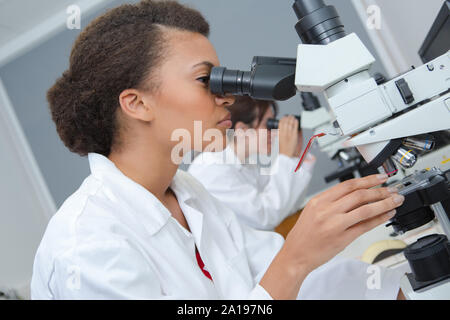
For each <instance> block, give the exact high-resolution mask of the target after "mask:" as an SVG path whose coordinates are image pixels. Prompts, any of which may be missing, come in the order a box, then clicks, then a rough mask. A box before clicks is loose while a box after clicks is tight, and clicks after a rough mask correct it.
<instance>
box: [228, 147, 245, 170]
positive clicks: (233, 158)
mask: <svg viewBox="0 0 450 320" xmlns="http://www.w3.org/2000/svg"><path fill="white" fill-rule="evenodd" d="M224 151H225V161H227V162H226V163H232V164H233V165H236V167H237V168H242V161H241V159H239V158H238V156H237V155H236V153H234V142H230V143H229V144H228V145H227V147H226V148H225V150H224ZM229 161H230V162H229Z"/></svg>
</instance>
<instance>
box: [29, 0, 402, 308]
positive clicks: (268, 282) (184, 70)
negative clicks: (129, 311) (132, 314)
mask: <svg viewBox="0 0 450 320" xmlns="http://www.w3.org/2000/svg"><path fill="white" fill-rule="evenodd" d="M208 31H209V28H208V24H207V22H206V21H205V20H204V18H203V17H202V16H201V15H200V14H199V13H198V12H197V11H195V10H192V9H188V8H186V7H184V6H182V5H180V4H178V3H176V2H172V1H164V2H160V1H158V2H156V1H143V2H140V3H138V4H135V5H123V6H120V7H118V8H116V9H113V10H111V11H109V12H107V13H106V14H104V15H102V16H101V17H99V18H97V19H96V20H94V21H93V22H92V23H90V24H89V26H88V27H86V29H85V30H83V32H82V33H81V34H80V36H79V37H78V39H77V40H76V42H75V44H74V46H73V48H72V52H71V55H70V66H69V69H68V70H67V71H65V72H64V73H63V76H62V77H61V78H59V79H58V80H57V81H56V83H55V84H54V86H53V87H52V88H51V89H50V90H49V92H48V100H49V104H50V110H51V113H52V117H53V120H54V122H55V124H56V129H57V131H58V133H59V136H60V137H61V139H62V141H63V142H64V143H65V145H66V146H67V147H68V148H69V149H70V150H71V151H73V152H76V153H78V154H80V155H86V154H87V155H88V158H89V164H90V168H91V175H89V176H88V177H87V178H86V179H85V181H84V182H83V183H82V185H81V186H80V188H79V189H78V190H77V191H76V192H75V193H74V194H72V195H71V196H70V197H69V198H68V199H67V200H66V201H65V202H64V204H63V205H62V206H61V208H60V209H59V210H58V212H57V213H56V214H55V215H54V216H53V217H52V219H51V221H50V223H49V225H48V227H47V229H46V232H45V234H44V237H43V239H42V241H41V244H40V246H39V248H38V251H37V254H36V258H35V263H34V267H33V278H32V283H31V290H32V291H31V293H32V298H38V299H75V298H77V299H99V298H103V299H104V298H109V299H140V298H146V299H169V298H170V299H218V298H228V299H236V298H238V299H242V298H253V299H269V298H274V299H295V298H296V297H298V296H300V297H302V294H303V295H306V296H308V293H309V292H311V295H310V296H314V294H313V292H314V289H312V288H310V289H308V288H306V289H305V290H300V287H301V286H302V283H303V282H305V283H306V282H307V281H308V279H310V281H315V280H317V285H318V286H319V287H320V281H323V283H326V281H328V280H329V281H330V285H331V286H333V284H336V283H339V281H346V282H347V281H348V282H350V283H352V282H353V283H354V287H355V288H354V290H352V291H349V294H353V295H356V296H357V297H360V298H364V297H383V298H395V297H396V295H397V293H398V283H396V281H397V280H398V279H397V278H395V277H394V276H392V274H390V273H383V274H384V275H385V276H383V277H382V279H383V283H382V290H381V291H380V290H378V291H376V290H375V291H373V290H372V291H370V290H368V289H367V288H366V285H365V280H366V279H365V278H364V280H363V279H362V278H361V277H360V278H357V279H356V277H355V272H360V273H361V272H365V270H366V269H364V267H363V266H361V265H352V266H341V265H336V266H331V267H330V268H323V266H322V267H320V268H318V267H319V266H321V265H323V264H324V263H325V262H327V261H328V260H329V259H331V258H332V257H333V256H334V255H336V254H337V253H338V252H339V251H340V250H342V249H343V248H344V247H345V246H346V245H347V244H349V243H350V242H351V241H352V240H354V239H355V238H356V237H358V236H359V235H361V234H362V233H364V232H366V231H368V230H370V229H372V228H374V227H375V226H377V225H379V224H380V223H383V222H385V221H387V220H388V219H389V218H390V217H392V212H393V210H394V208H395V207H397V206H399V205H400V203H401V201H399V202H395V201H394V200H395V199H397V197H396V196H395V193H391V192H390V191H389V190H387V189H385V188H380V189H376V190H370V189H369V188H371V187H373V186H375V185H378V184H380V183H383V182H384V181H386V177H385V176H382V177H377V176H371V177H368V178H364V179H358V180H352V181H350V182H348V183H345V184H341V185H340V186H338V187H335V188H332V189H330V190H328V191H327V192H325V193H323V194H321V195H320V196H318V197H316V198H315V199H313V200H312V201H310V203H309V204H308V205H307V206H306V208H305V209H304V211H303V214H302V217H301V218H300V220H299V222H298V223H297V224H296V225H295V227H294V228H293V230H292V231H291V233H290V234H289V235H288V237H287V239H286V241H285V242H283V239H281V237H280V236H277V235H276V234H274V233H272V232H263V231H256V230H253V229H250V228H247V227H245V226H241V225H240V224H239V223H238V221H237V219H236V218H235V216H234V214H233V212H231V211H230V210H229V209H228V208H226V207H225V206H224V205H222V204H221V203H220V202H218V201H217V200H216V199H215V198H214V197H212V196H210V195H209V193H208V192H207V191H206V190H205V189H204V188H203V187H202V186H201V184H200V183H199V182H197V181H196V180H195V179H194V178H193V177H192V176H190V175H189V174H188V173H186V172H182V171H180V170H177V169H178V165H177V164H175V163H174V162H173V161H171V160H172V159H171V149H172V148H173V147H174V146H175V145H176V144H177V141H172V139H171V135H172V132H173V131H174V130H175V129H180V128H183V129H184V130H186V131H189V132H190V133H192V134H193V130H194V120H198V121H202V124H203V126H204V128H208V129H217V130H221V132H225V130H226V129H227V128H229V127H230V125H231V124H230V120H229V113H228V111H227V110H226V109H225V107H226V106H229V105H231V104H232V103H233V98H232V97H223V96H216V95H213V94H212V93H211V92H210V90H209V89H208V77H209V72H210V69H211V67H212V66H218V65H219V61H218V59H217V55H216V52H215V51H214V48H213V46H212V45H211V43H210V42H209V41H208V39H207V37H206V36H207V35H208ZM223 139H224V140H225V135H224V138H223ZM193 144H194V143H193ZM205 147H206V143H204V144H203V145H200V147H199V149H203V148H205ZM198 151H201V150H198ZM400 200H401V198H400ZM369 203H370V204H369ZM315 269H318V270H315ZM323 269H325V270H323ZM313 270H315V271H313ZM328 273H329V274H330V276H329V277H328V278H327V277H326V276H325V275H326V274H328ZM307 277H308V278H307ZM387 277H390V279H386V278H387ZM305 278H307V279H306V280H305ZM355 280H357V281H355ZM385 280H386V281H385ZM362 282H364V283H362ZM308 290H309V291H308ZM327 290H328V291H327V292H335V294H336V296H338V297H339V296H340V295H339V294H342V292H339V288H338V287H335V288H332V287H330V288H328V289H327ZM327 292H324V293H325V294H327ZM299 293H300V295H299ZM321 293H323V292H315V294H317V295H320V294H321ZM341 296H342V295H341Z"/></svg>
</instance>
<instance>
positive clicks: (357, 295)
mask: <svg viewBox="0 0 450 320" xmlns="http://www.w3.org/2000/svg"><path fill="white" fill-rule="evenodd" d="M402 276H403V272H402V271H401V270H395V269H388V268H384V267H381V266H377V265H370V264H367V263H364V262H362V261H360V260H357V259H347V258H342V257H335V258H333V259H332V260H330V261H329V262H327V263H325V264H323V265H322V266H320V267H319V268H317V269H315V270H314V271H313V272H311V273H310V274H309V275H308V276H307V277H306V279H305V280H304V281H303V283H302V286H301V288H300V292H299V294H298V299H300V300H311V299H312V300H316V299H325V300H395V299H396V298H397V295H398V292H399V289H400V279H401V277H402Z"/></svg>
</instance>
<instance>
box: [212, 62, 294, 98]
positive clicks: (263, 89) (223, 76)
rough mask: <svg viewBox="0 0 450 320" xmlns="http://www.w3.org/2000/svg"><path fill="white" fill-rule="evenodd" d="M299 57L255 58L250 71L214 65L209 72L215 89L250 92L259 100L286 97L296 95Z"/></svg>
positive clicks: (235, 92)
mask: <svg viewBox="0 0 450 320" xmlns="http://www.w3.org/2000/svg"><path fill="white" fill-rule="evenodd" d="M295 67H296V59H292V58H278V57H259V56H256V57H254V58H253V62H252V66H251V70H250V71H241V70H231V69H227V68H225V67H214V68H212V70H211V74H210V76H209V88H210V90H211V92H212V93H214V94H219V95H225V94H232V95H237V96H245V95H246V96H250V97H252V98H254V99H259V100H278V101H283V100H287V99H289V98H291V97H293V96H295V94H296V92H297V88H296V87H295V83H294V82H295Z"/></svg>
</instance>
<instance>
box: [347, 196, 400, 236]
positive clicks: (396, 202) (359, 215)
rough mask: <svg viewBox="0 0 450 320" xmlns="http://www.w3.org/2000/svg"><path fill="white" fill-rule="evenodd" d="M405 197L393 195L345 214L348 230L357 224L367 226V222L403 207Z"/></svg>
mask: <svg viewBox="0 0 450 320" xmlns="http://www.w3.org/2000/svg"><path fill="white" fill-rule="evenodd" d="M403 201H405V197H404V196H402V195H399V194H392V195H391V196H390V197H388V198H386V199H384V200H380V201H377V202H373V203H370V204H366V205H364V206H361V207H359V208H357V209H354V210H352V211H350V212H348V213H346V214H345V219H344V220H345V224H346V226H347V228H350V227H352V226H355V225H357V224H365V223H366V221H367V220H371V219H374V218H376V217H377V216H380V215H382V214H383V213H386V212H391V211H392V210H394V209H395V208H397V207H399V206H401V205H402V204H403Z"/></svg>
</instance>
